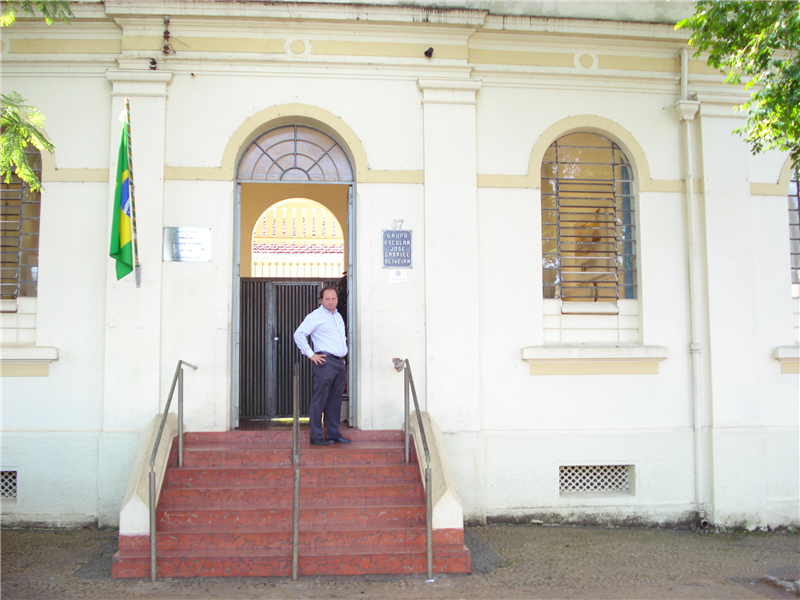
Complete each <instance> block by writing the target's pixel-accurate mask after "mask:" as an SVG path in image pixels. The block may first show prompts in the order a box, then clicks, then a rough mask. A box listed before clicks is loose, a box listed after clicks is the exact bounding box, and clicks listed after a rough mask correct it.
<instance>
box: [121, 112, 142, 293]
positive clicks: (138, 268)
mask: <svg viewBox="0 0 800 600" xmlns="http://www.w3.org/2000/svg"><path fill="white" fill-rule="evenodd" d="M125 136H126V138H127V146H128V188H129V189H130V193H131V229H132V231H133V236H132V237H133V264H134V272H135V275H136V287H137V288H138V287H139V286H140V285H141V283H142V273H141V265H140V264H139V239H138V236H137V235H136V203H135V202H134V201H133V198H134V193H133V190H134V187H133V149H132V147H131V103H130V99H129V98H125Z"/></svg>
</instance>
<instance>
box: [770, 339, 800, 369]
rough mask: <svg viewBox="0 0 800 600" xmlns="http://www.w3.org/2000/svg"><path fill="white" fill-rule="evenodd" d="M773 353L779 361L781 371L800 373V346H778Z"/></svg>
mask: <svg viewBox="0 0 800 600" xmlns="http://www.w3.org/2000/svg"><path fill="white" fill-rule="evenodd" d="M774 355H775V358H776V359H778V361H780V363H781V373H784V374H792V375H795V374H797V373H800V346H778V347H777V348H775V352H774Z"/></svg>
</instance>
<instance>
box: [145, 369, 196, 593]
mask: <svg viewBox="0 0 800 600" xmlns="http://www.w3.org/2000/svg"><path fill="white" fill-rule="evenodd" d="M184 366H186V367H191V368H192V369H195V370H197V367H196V366H194V365H193V364H191V363H188V362H186V361H185V360H179V361H178V366H177V367H175V375H174V377H173V378H172V386H170V388H169V396H167V405H166V406H165V407H164V414H163V415H162V416H161V425H160V426H159V428H158V435H156V441H155V443H154V444H153V453H152V454H151V455H150V481H149V487H150V581H155V580H156V571H157V563H156V472H155V464H156V454H157V453H158V446H159V444H160V443H161V435H162V434H163V433H164V426H165V425H166V424H167V415H168V414H169V407H170V405H171V404H172V396H173V394H174V393H175V385H176V384H177V385H178V466H180V467H182V466H183V367H184Z"/></svg>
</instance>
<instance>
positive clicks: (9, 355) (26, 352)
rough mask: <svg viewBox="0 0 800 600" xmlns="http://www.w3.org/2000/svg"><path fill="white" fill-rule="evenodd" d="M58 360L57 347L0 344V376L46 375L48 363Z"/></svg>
mask: <svg viewBox="0 0 800 600" xmlns="http://www.w3.org/2000/svg"><path fill="white" fill-rule="evenodd" d="M56 360H58V348H51V347H47V346H22V345H18V346H11V345H4V346H0V376H2V377H47V376H48V375H49V372H50V363H51V362H54V361H56Z"/></svg>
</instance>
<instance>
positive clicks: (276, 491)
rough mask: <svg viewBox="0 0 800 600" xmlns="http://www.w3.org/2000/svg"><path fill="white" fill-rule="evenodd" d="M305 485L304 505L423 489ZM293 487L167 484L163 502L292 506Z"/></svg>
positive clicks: (399, 498) (409, 497) (401, 498)
mask: <svg viewBox="0 0 800 600" xmlns="http://www.w3.org/2000/svg"><path fill="white" fill-rule="evenodd" d="M302 489H303V505H304V506H307V507H308V506H329V505H336V506H342V505H345V506H364V505H366V503H368V502H378V503H387V502H388V503H392V502H394V503H397V502H419V501H420V500H422V490H421V489H420V488H419V485H417V484H414V483H407V484H402V483H401V484H398V485H392V484H386V485H339V486H324V487H320V486H311V485H309V486H307V487H305V488H302ZM293 497H294V490H293V488H290V487H287V486H285V485H284V486H279V485H275V486H268V487H237V488H230V487H227V488H225V487H205V488H204V487H192V488H175V487H165V488H164V489H163V491H162V494H161V502H160V504H159V505H160V506H161V507H162V508H164V509H168V508H191V507H193V506H202V507H204V508H228V509H231V508H236V507H251V508H252V507H253V506H264V507H272V508H275V507H291V506H292V500H293Z"/></svg>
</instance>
